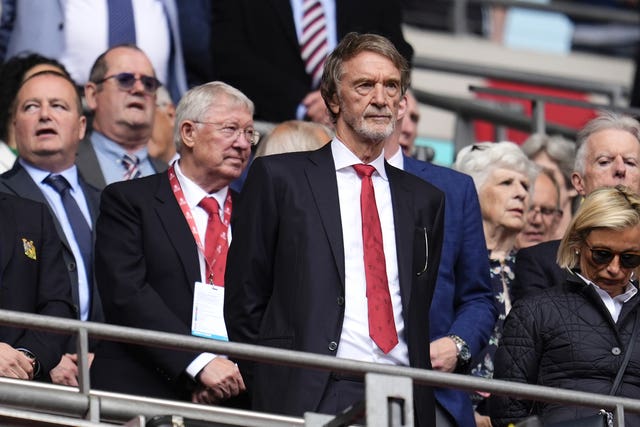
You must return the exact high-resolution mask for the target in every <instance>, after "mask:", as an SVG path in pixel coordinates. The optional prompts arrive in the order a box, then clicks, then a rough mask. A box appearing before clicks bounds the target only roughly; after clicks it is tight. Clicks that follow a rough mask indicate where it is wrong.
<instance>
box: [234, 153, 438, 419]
mask: <svg viewBox="0 0 640 427" xmlns="http://www.w3.org/2000/svg"><path fill="white" fill-rule="evenodd" d="M386 168H387V173H388V177H389V185H390V190H391V198H392V203H393V215H394V220H395V221H394V222H395V233H396V246H397V252H398V253H397V258H398V270H399V281H400V291H401V297H402V307H403V316H404V321H405V326H406V335H405V336H404V338H405V340H406V342H407V343H408V347H409V359H410V363H411V366H414V367H419V368H430V360H429V341H430V339H429V305H430V304H431V298H432V295H433V290H434V287H435V283H436V276H437V273H438V265H439V262H440V251H441V246H442V240H443V221H444V219H443V217H444V195H443V193H442V192H441V191H440V190H438V189H436V188H435V187H434V186H432V185H430V184H428V183H426V182H425V181H423V180H421V179H420V178H417V177H415V176H413V175H410V174H408V173H406V172H404V171H401V170H399V169H396V168H394V167H392V166H389V165H388V164H387V165H386ZM232 228H233V239H232V242H231V247H230V248H229V255H228V258H227V270H226V277H225V289H226V290H225V304H224V312H225V323H226V325H227V331H228V333H229V338H230V339H231V340H232V341H239V342H245V343H251V344H259V345H266V346H271V347H277V348H284V349H291V350H298V351H306V352H311V353H318V354H323V355H333V356H335V354H336V350H337V347H338V345H339V341H340V334H341V330H342V321H343V316H344V304H345V301H344V296H345V289H344V278H345V265H344V258H345V254H344V248H343V241H342V226H341V220H340V206H339V201H338V187H337V181H336V174H335V166H334V162H333V157H332V153H331V144H327V145H326V146H325V147H323V148H321V149H319V150H317V151H312V152H303V153H291V154H285V155H279V156H267V157H261V158H259V159H256V160H255V161H254V163H253V164H252V166H251V169H250V171H249V175H248V177H247V181H246V183H245V186H244V187H243V190H242V193H241V196H240V200H239V203H237V204H236V206H235V207H234V210H233V214H232ZM425 240H426V241H425ZM427 245H428V255H427V253H426V252H425V248H426V247H427ZM425 263H426V265H427V269H426V271H425V272H424V273H421V272H422V271H423V270H424V268H425ZM240 368H241V370H242V372H243V376H244V378H245V381H246V382H248V389H249V390H250V391H251V394H252V399H253V401H252V403H253V407H254V409H256V410H260V411H267V412H277V413H284V414H290V415H294V416H302V414H303V413H304V412H305V411H315V410H316V409H317V407H318V403H319V402H320V399H321V397H322V394H323V391H324V389H325V387H326V385H327V381H328V380H329V372H325V371H317V370H309V369H301V368H295V367H291V366H274V365H266V364H265V365H260V364H256V365H255V367H254V366H252V365H249V364H246V363H245V364H241V365H240ZM414 402H415V404H416V414H417V417H416V418H417V419H418V420H419V421H420V425H423V426H424V425H427V426H429V425H433V419H434V418H433V417H434V400H433V393H432V390H431V389H430V388H427V387H416V388H415V400H414Z"/></svg>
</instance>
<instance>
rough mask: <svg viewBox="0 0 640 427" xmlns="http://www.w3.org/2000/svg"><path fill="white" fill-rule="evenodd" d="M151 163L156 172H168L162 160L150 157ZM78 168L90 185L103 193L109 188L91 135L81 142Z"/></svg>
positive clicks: (77, 161) (77, 162) (77, 160)
mask: <svg viewBox="0 0 640 427" xmlns="http://www.w3.org/2000/svg"><path fill="white" fill-rule="evenodd" d="M149 161H151V165H152V166H153V168H154V169H155V171H156V172H164V171H166V170H167V164H166V163H165V162H163V161H162V160H160V159H156V158H154V157H149ZM76 166H77V167H78V171H79V172H80V175H81V176H82V177H83V178H84V180H85V181H86V182H87V183H88V184H90V185H92V186H94V187H95V188H97V189H98V190H101V191H102V190H104V187H106V186H107V182H106V181H105V179H104V175H103V173H102V170H101V169H100V163H98V156H97V155H96V151H95V149H94V148H93V143H92V142H91V135H89V136H87V137H85V138H84V140H82V141H81V142H80V146H79V147H78V155H77V157H76Z"/></svg>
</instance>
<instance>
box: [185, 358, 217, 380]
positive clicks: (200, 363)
mask: <svg viewBox="0 0 640 427" xmlns="http://www.w3.org/2000/svg"><path fill="white" fill-rule="evenodd" d="M216 357H217V356H216V355H215V354H213V353H202V354H200V355H199V356H198V357H196V358H195V359H193V362H191V363H189V366H187V369H186V371H187V374H188V375H189V376H190V377H191V378H192V379H194V380H195V379H196V377H197V376H198V374H199V373H200V371H202V369H203V368H204V367H205V366H207V364H208V363H209V362H211V361H212V360H213V359H215V358H216Z"/></svg>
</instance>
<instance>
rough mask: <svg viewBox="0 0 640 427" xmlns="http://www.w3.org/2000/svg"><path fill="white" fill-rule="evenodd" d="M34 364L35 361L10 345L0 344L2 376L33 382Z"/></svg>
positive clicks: (0, 373)
mask: <svg viewBox="0 0 640 427" xmlns="http://www.w3.org/2000/svg"><path fill="white" fill-rule="evenodd" d="M34 364H35V360H31V359H29V358H28V357H27V356H25V355H24V354H22V353H21V352H19V351H18V350H16V349H15V348H13V347H11V346H10V345H9V344H6V343H0V376H3V377H8V378H17V379H20V380H32V379H33V369H34Z"/></svg>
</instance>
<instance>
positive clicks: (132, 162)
mask: <svg viewBox="0 0 640 427" xmlns="http://www.w3.org/2000/svg"><path fill="white" fill-rule="evenodd" d="M139 163H140V159H139V158H138V156H136V155H135V154H123V155H122V164H123V165H124V167H125V168H127V169H128V168H129V167H131V166H136V165H138V164H139Z"/></svg>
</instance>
